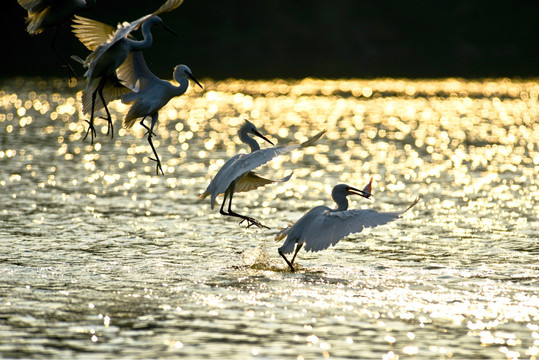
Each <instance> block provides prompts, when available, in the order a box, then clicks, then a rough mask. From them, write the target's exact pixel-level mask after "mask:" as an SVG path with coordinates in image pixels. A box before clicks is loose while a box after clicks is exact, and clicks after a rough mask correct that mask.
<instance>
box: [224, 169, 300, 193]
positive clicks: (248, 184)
mask: <svg viewBox="0 0 539 360" xmlns="http://www.w3.org/2000/svg"><path fill="white" fill-rule="evenodd" d="M291 177H292V173H290V174H289V175H287V176H285V177H284V178H282V179H277V180H271V179H266V178H263V177H261V176H260V175H258V174H255V173H254V172H252V171H249V172H248V173H247V174H245V176H242V177H241V179H240V180H239V181H238V183H237V184H236V188H235V189H234V192H237V193H238V192H246V191H251V190H254V189H256V188H259V187H261V186H266V185H267V184H272V183H276V182H286V181H288V180H290V178H291Z"/></svg>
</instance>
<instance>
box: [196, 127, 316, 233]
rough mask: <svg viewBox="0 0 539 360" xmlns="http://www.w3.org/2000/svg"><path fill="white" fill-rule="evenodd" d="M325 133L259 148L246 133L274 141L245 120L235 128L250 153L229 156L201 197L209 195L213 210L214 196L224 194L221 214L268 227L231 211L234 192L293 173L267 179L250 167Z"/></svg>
mask: <svg viewBox="0 0 539 360" xmlns="http://www.w3.org/2000/svg"><path fill="white" fill-rule="evenodd" d="M324 133H325V131H321V132H319V133H318V134H316V135H315V136H313V137H312V138H310V139H309V140H307V141H305V142H303V143H301V144H297V145H290V146H284V147H282V146H275V147H271V148H266V149H262V150H261V149H260V146H259V145H258V142H257V141H256V140H255V139H253V138H251V137H250V136H249V134H252V135H255V136H258V137H260V138H261V139H264V140H265V141H267V142H269V143H270V144H272V145H273V143H272V142H271V141H269V140H268V139H267V138H266V137H265V136H264V135H262V134H261V133H260V132H259V131H258V130H257V129H256V127H255V126H254V125H253V124H252V123H251V122H249V121H245V123H244V124H243V125H242V126H241V127H240V129H239V130H238V135H239V137H240V140H241V141H242V142H244V143H245V144H247V145H249V147H250V148H251V153H250V154H237V155H234V156H233V157H231V158H230V159H229V160H228V161H227V162H226V163H225V164H224V165H223V167H222V168H221V169H220V170H219V172H217V175H215V177H214V178H213V180H212V181H211V183H210V185H208V188H207V189H206V191H204V193H202V194H201V195H200V198H202V199H204V198H206V197H207V196H209V195H211V208H212V210H213V208H214V206H215V199H216V198H217V196H218V195H219V194H224V199H223V203H222V205H221V209H220V211H219V212H220V213H221V215H227V216H235V217H239V218H241V219H242V220H241V221H240V224H241V223H242V222H244V221H246V222H247V227H251V226H252V225H256V226H258V227H266V228H267V226H264V225H262V224H261V223H260V222H259V221H258V220H255V219H253V218H252V217H249V216H245V215H241V214H238V213H236V212H234V211H232V197H233V195H234V193H236V192H242V191H250V190H253V189H256V188H258V187H260V186H264V185H267V184H271V183H274V182H284V181H288V180H289V179H290V177H291V176H292V174H290V175H288V176H286V177H285V178H282V179H280V180H270V179H265V178H263V177H260V176H258V175H257V174H255V173H254V172H253V171H251V170H253V169H255V168H257V167H259V166H261V165H264V164H265V163H267V162H268V161H270V160H271V159H273V158H274V157H276V156H279V155H282V154H286V153H288V152H290V151H292V150H295V149H299V148H305V147H307V146H311V145H313V144H314V142H315V141H316V140H318V139H319V138H320V137H321V136H322V135H324ZM227 198H228V199H229V200H228V212H225V210H224V207H225V203H226V200H227Z"/></svg>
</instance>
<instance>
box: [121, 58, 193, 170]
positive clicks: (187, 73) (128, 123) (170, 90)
mask: <svg viewBox="0 0 539 360" xmlns="http://www.w3.org/2000/svg"><path fill="white" fill-rule="evenodd" d="M173 76H174V80H176V81H177V82H178V83H179V84H180V85H179V86H175V85H173V84H172V83H170V82H169V81H165V80H161V79H159V78H158V77H157V76H155V75H154V74H153V73H152V72H151V71H150V69H149V68H148V66H147V65H146V62H145V61H144V56H143V55H142V52H141V51H135V52H132V53H131V54H130V55H129V57H128V58H127V60H126V61H125V62H124V64H123V65H122V66H121V67H120V68H119V69H118V77H119V78H120V80H122V81H123V82H124V83H125V84H127V86H128V87H130V88H131V89H132V90H133V92H131V93H128V94H125V95H122V96H121V100H122V102H123V103H124V104H133V105H132V106H131V108H130V109H129V112H128V113H127V115H126V116H125V118H124V126H125V127H126V128H128V129H129V128H131V127H132V126H133V124H135V121H136V120H137V119H139V118H142V120H141V121H140V124H141V125H142V126H143V127H144V128H146V130H148V142H149V143H150V146H151V147H152V151H153V153H154V155H155V159H152V160H155V161H156V162H157V169H156V171H157V173H158V174H159V172H161V174H164V173H163V168H162V167H161V161H160V160H159V156H158V155H157V151H156V150H155V147H154V145H153V142H152V135H154V132H153V128H154V126H155V124H156V123H157V118H158V116H159V110H161V108H162V107H163V106H165V105H166V104H167V103H168V102H169V101H170V100H171V99H172V98H174V97H176V96H180V95H182V94H184V93H185V92H186V91H187V88H188V87H189V79H191V80H193V81H194V82H195V83H196V84H197V85H198V86H200V87H201V88H202V85H200V83H199V82H198V80H197V79H196V78H195V76H194V75H193V73H192V72H191V69H189V67H187V66H186V65H177V66H176V67H175V68H174V74H173ZM147 117H151V119H152V122H151V124H150V127H148V126H146V125H145V124H144V119H146V118H147Z"/></svg>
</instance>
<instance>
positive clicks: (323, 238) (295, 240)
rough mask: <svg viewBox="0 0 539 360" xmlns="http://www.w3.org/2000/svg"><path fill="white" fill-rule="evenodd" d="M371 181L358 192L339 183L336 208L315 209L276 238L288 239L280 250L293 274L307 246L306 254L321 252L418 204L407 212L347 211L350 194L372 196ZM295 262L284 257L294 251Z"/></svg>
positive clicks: (335, 192)
mask: <svg viewBox="0 0 539 360" xmlns="http://www.w3.org/2000/svg"><path fill="white" fill-rule="evenodd" d="M371 184H372V178H371V181H370V182H369V184H368V185H367V186H366V187H365V188H364V189H363V190H358V189H355V188H353V187H351V186H348V185H345V184H339V185H337V186H335V187H334V188H333V191H332V192H331V197H332V198H333V201H335V203H337V208H336V209H330V208H329V207H327V206H316V207H314V208H312V209H311V210H309V211H308V212H307V213H306V214H305V215H303V216H302V217H301V218H300V219H299V220H298V221H297V222H296V223H295V224H293V225H291V226H289V227H287V228H285V229H283V230H281V231H280V232H279V233H278V234H277V237H276V240H277V241H279V240H281V239H283V238H285V237H286V241H285V242H284V244H283V246H281V247H280V248H279V250H278V251H279V255H281V256H282V257H283V259H284V260H285V261H286V263H287V264H288V266H289V267H290V269H291V270H292V272H294V266H293V264H294V260H295V259H296V255H297V254H298V252H299V250H300V249H301V248H302V247H303V246H305V250H306V251H320V250H324V249H327V248H328V247H330V246H332V245H335V244H337V243H338V242H339V240H340V239H342V238H343V237H345V236H347V235H349V234H352V233H359V232H361V231H362V230H363V229H364V228H367V227H376V226H378V225H384V224H386V223H388V222H390V221H393V220H396V219H398V218H399V217H400V216H401V215H402V214H403V213H405V212H406V211H408V210H409V209H410V208H411V207H412V206H414V205H415V204H417V202H418V201H419V198H417V199H416V200H415V201H414V202H413V203H412V204H411V205H410V206H408V208H407V209H406V210H404V211H394V212H377V211H374V210H370V209H368V210H355V209H354V210H348V199H347V198H346V197H347V196H348V195H359V196H362V197H364V198H369V197H370V196H371ZM294 248H295V250H296V251H295V252H294V256H293V257H292V261H289V260H288V259H287V258H286V256H285V254H290V253H292V251H294Z"/></svg>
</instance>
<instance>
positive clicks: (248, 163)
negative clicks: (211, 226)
mask: <svg viewBox="0 0 539 360" xmlns="http://www.w3.org/2000/svg"><path fill="white" fill-rule="evenodd" d="M298 147H299V145H292V146H285V147H278V146H276V147H271V148H266V149H260V150H256V151H253V152H252V153H250V154H240V155H241V156H235V157H233V158H231V159H230V160H229V161H227V162H226V163H225V165H223V167H222V168H221V170H219V172H218V173H217V175H215V177H214V178H213V180H212V184H214V190H213V191H214V192H216V194H217V195H218V194H222V193H224V192H225V191H226V189H228V187H229V186H230V184H232V182H233V181H234V180H236V179H237V178H238V177H240V176H241V175H243V174H245V173H246V172H248V171H251V170H254V169H256V168H257V167H259V166H262V165H264V164H265V163H267V162H268V161H270V160H271V159H273V158H274V157H276V156H279V155H282V154H286V153H287V152H290V151H292V150H294V149H297V148H298ZM232 159H234V161H231V160H232ZM210 186H211V184H210ZM212 193H213V192H212Z"/></svg>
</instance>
